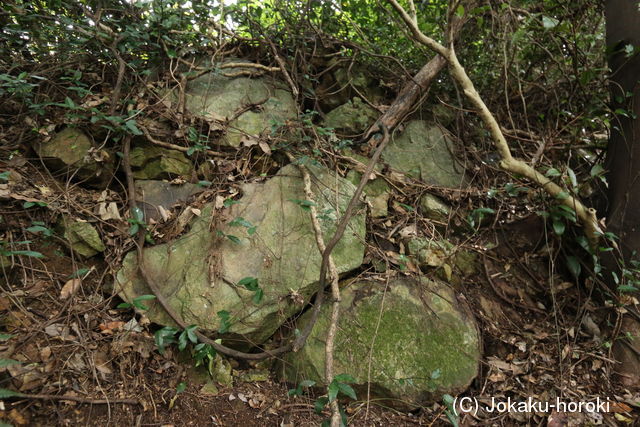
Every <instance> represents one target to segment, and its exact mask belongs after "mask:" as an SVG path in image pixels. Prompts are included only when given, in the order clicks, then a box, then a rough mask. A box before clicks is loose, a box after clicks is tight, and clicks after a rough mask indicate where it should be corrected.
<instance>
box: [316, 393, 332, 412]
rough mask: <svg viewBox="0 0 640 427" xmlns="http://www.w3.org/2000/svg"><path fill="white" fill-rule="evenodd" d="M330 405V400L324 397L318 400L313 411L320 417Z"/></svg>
mask: <svg viewBox="0 0 640 427" xmlns="http://www.w3.org/2000/svg"><path fill="white" fill-rule="evenodd" d="M327 403H329V398H328V397H326V396H322V397H319V398H317V399H316V401H315V402H314V404H313V409H314V410H315V411H316V414H318V415H320V414H321V413H322V411H323V410H324V407H325V406H327Z"/></svg>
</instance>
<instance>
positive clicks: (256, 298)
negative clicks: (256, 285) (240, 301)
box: [252, 289, 264, 305]
mask: <svg viewBox="0 0 640 427" xmlns="http://www.w3.org/2000/svg"><path fill="white" fill-rule="evenodd" d="M263 297H264V292H263V291H262V289H258V290H257V291H256V293H255V294H254V295H253V299H252V301H253V303H254V304H255V305H258V304H260V302H261V301H262V298H263Z"/></svg>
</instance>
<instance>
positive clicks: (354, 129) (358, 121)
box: [323, 97, 380, 135]
mask: <svg viewBox="0 0 640 427" xmlns="http://www.w3.org/2000/svg"><path fill="white" fill-rule="evenodd" d="M379 115H380V113H378V111H376V110H375V109H374V108H373V107H370V106H369V105H368V104H365V103H364V102H362V100H361V99H360V98H357V97H356V98H353V100H351V101H349V102H347V103H346V104H342V105H341V106H339V107H337V108H334V109H333V110H331V111H330V112H329V114H327V117H326V118H325V120H324V123H323V126H324V127H328V128H333V129H335V131H336V132H337V133H339V134H344V135H359V134H361V133H364V132H365V131H366V130H367V129H368V128H369V127H370V126H371V125H372V124H373V123H374V122H375V121H376V119H377V118H378V116H379Z"/></svg>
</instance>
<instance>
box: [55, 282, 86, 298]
mask: <svg viewBox="0 0 640 427" xmlns="http://www.w3.org/2000/svg"><path fill="white" fill-rule="evenodd" d="M80 285H82V280H81V279H80V278H75V279H71V280H68V281H67V283H65V284H64V286H63V287H62V290H61V291H60V299H61V300H66V299H68V298H69V297H70V296H72V295H73V294H75V293H76V291H77V290H78V289H79V288H80Z"/></svg>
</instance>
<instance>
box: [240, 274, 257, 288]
mask: <svg viewBox="0 0 640 427" xmlns="http://www.w3.org/2000/svg"><path fill="white" fill-rule="evenodd" d="M238 286H244V287H245V288H247V289H248V290H250V291H255V290H257V289H258V288H259V286H258V279H256V278H255V277H245V278H243V279H240V281H239V282H238Z"/></svg>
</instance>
